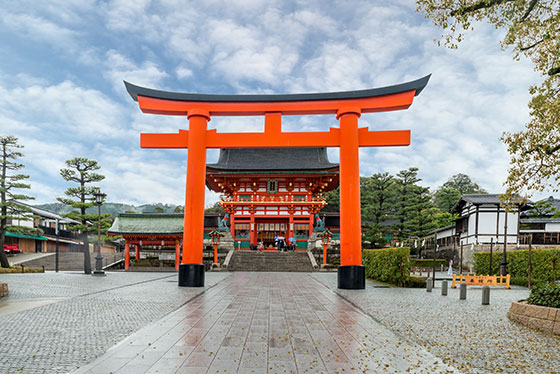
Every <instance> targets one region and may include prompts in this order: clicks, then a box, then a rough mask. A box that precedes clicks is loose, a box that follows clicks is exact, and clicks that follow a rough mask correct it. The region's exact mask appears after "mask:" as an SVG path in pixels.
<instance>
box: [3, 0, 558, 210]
mask: <svg viewBox="0 0 560 374" xmlns="http://www.w3.org/2000/svg"><path fill="white" fill-rule="evenodd" d="M0 9H1V10H2V11H1V12H0V51H1V52H0V56H1V58H0V135H14V136H16V137H18V138H19V142H20V144H22V145H23V146H24V148H23V150H22V151H23V153H24V154H25V157H24V158H22V159H21V161H22V162H23V163H24V164H25V166H26V167H25V169H23V172H24V173H25V174H28V175H29V176H30V178H29V183H30V184H31V190H30V191H29V194H30V195H32V196H35V198H36V200H35V202H36V203H49V202H54V201H55V200H56V197H59V196H63V194H64V190H65V189H66V188H67V187H69V186H70V185H71V184H70V183H69V182H66V181H64V180H63V179H62V178H61V176H60V172H59V171H60V169H61V168H63V167H65V161H66V160H68V159H71V158H74V157H87V158H90V159H95V160H97V161H98V162H99V164H100V165H101V169H100V173H101V174H103V175H105V177H106V178H105V179H104V180H103V181H102V182H100V183H99V184H98V185H99V187H100V188H101V189H102V191H103V192H105V193H107V195H108V201H110V202H121V203H129V204H135V205H140V204H147V203H155V202H161V203H169V204H178V205H182V204H183V203H184V193H185V192H184V191H185V178H186V177H185V175H186V161H187V151H186V150H181V149H178V150H171V149H149V150H148V149H141V148H140V133H142V132H156V133H170V132H173V133H174V132H177V131H178V130H179V129H188V121H187V119H186V118H185V117H170V116H158V115H150V114H143V113H142V112H141V111H140V109H139V108H138V104H137V103H136V102H134V101H133V100H132V99H131V98H130V96H129V95H128V94H127V92H126V90H125V87H124V84H123V80H126V81H129V82H131V83H134V84H137V85H140V86H145V87H149V88H154V89H160V90H168V91H178V92H192V93H207V94H261V93H262V94H271V93H275V94H283V93H305V92H329V91H346V90H360V89H367V88H375V87H382V86H387V85H393V84H399V83H403V82H407V81H411V80H415V79H417V78H420V77H423V76H425V75H427V74H432V77H431V79H430V82H429V83H428V85H427V87H426V88H425V89H424V91H423V92H422V93H421V94H420V95H419V96H418V97H416V98H415V100H414V103H413V104H412V106H411V107H410V108H409V109H408V110H405V111H396V112H387V113H371V114H364V115H362V117H361V118H360V126H361V127H369V128H370V130H407V129H409V130H411V132H412V133H411V145H410V146H408V147H384V148H362V149H361V150H360V174H361V175H363V176H371V175H372V174H374V173H381V172H389V173H391V174H396V173H397V172H398V171H400V170H403V169H408V168H410V167H418V168H419V177H420V178H421V179H422V182H421V183H420V184H422V185H424V186H427V187H430V188H431V189H432V190H434V189H436V188H437V187H438V186H440V185H441V184H443V183H444V182H445V181H446V180H447V179H448V178H449V177H451V176H452V175H454V174H457V173H463V174H467V175H469V176H470V177H471V178H472V179H473V180H475V181H476V182H478V183H479V184H480V185H481V186H482V187H484V188H485V189H486V190H488V192H491V193H500V192H503V190H504V188H503V186H502V184H503V182H504V180H505V178H506V175H507V168H508V164H509V155H508V153H507V150H506V147H505V146H504V144H503V143H502V142H501V141H500V140H499V138H500V136H501V134H502V132H503V131H510V132H511V131H519V130H521V129H523V127H524V125H525V124H526V123H527V122H528V119H529V110H528V106H527V104H528V102H529V99H530V95H529V93H528V88H529V86H530V85H532V84H538V83H539V82H540V80H541V77H540V76H539V75H538V74H537V73H535V72H534V70H533V67H532V64H531V63H530V61H527V60H524V59H522V60H520V61H514V60H513V58H512V54H511V51H508V50H506V51H504V50H502V49H501V48H500V44H499V42H500V40H501V39H502V37H503V34H504V33H503V31H501V30H496V29H494V28H493V27H492V26H490V25H487V24H485V23H480V24H475V31H474V32H469V33H468V34H467V36H466V40H465V41H464V42H462V43H461V44H460V46H459V48H458V49H457V50H451V49H448V48H445V47H442V46H438V45H437V43H436V42H435V40H438V39H440V36H441V33H442V31H441V30H440V29H438V28H436V27H435V26H433V25H432V24H431V22H430V21H429V20H427V19H425V18H424V17H423V16H422V15H421V14H418V13H416V12H415V3H414V1H405V0H389V1H358V0H356V1H355V0H347V1H325V0H321V1H319V0H282V1H274V0H239V1H218V0H205V1H181V0H159V1H155V0H154V1H151V0H134V1H131V0H118V1H94V0H49V1H35V0H30V1H26V0H19V1H9V0H0ZM282 121H283V130H284V131H325V130H327V129H328V128H329V127H336V126H337V125H338V124H337V121H336V118H335V116H285V117H283V120H282ZM263 122H264V119H263V118H262V117H215V118H212V120H211V122H210V123H209V128H211V129H214V128H215V129H218V131H220V132H233V131H235V132H242V131H262V130H263V128H264V125H263ZM217 157H218V151H217V150H209V151H208V157H207V158H208V163H212V162H215V161H217ZM329 158H330V160H331V161H332V162H337V161H338V149H336V148H334V149H329ZM545 196H547V193H546V192H545ZM217 200H218V195H216V194H215V193H212V192H210V191H207V193H206V205H207V206H209V205H212V204H213V203H214V202H216V201H217Z"/></svg>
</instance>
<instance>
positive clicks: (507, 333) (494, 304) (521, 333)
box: [312, 273, 560, 374]
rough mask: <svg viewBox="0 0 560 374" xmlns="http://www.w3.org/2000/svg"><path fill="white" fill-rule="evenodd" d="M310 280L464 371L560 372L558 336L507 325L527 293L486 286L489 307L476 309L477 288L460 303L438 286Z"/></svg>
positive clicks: (317, 275) (522, 289) (455, 291)
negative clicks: (361, 286)
mask: <svg viewBox="0 0 560 374" xmlns="http://www.w3.org/2000/svg"><path fill="white" fill-rule="evenodd" d="M312 277H313V278H315V279H317V280H319V281H320V282H321V283H323V284H325V285H326V286H327V287H329V288H330V289H331V290H333V291H334V292H336V293H337V294H339V295H341V296H342V297H344V298H345V299H347V300H349V301H350V302H352V303H353V304H354V305H356V306H358V307H359V308H360V309H361V310H363V311H364V312H366V313H368V314H369V315H370V316H372V318H374V319H375V320H376V321H378V322H380V323H382V324H383V325H384V326H387V327H388V328H390V329H391V330H392V331H395V332H396V333H399V334H402V335H403V336H404V337H406V338H407V339H408V340H410V341H414V342H417V343H418V344H420V345H422V346H423V347H425V349H427V350H429V351H430V352H432V353H433V354H434V355H436V356H438V357H440V358H441V359H442V360H444V362H446V363H449V364H451V365H453V366H454V367H456V368H458V369H459V370H461V371H462V372H464V373H473V374H474V373H488V374H493V373H512V374H513V373H515V374H535V373H539V374H540V373H547V374H558V373H560V354H559V352H560V337H559V336H555V335H551V334H546V333H543V332H539V331H535V330H531V329H529V328H527V327H525V326H522V325H519V324H517V323H514V322H512V321H510V320H509V319H508V318H507V312H508V310H509V308H510V306H511V302H512V301H517V300H521V299H525V298H527V297H528V296H529V290H528V289H527V288H525V287H519V286H512V288H511V289H510V290H506V289H504V288H502V287H491V291H490V305H481V304H482V303H481V301H482V288H481V287H475V286H469V287H468V291H467V299H466V300H459V287H457V288H456V289H452V288H451V282H449V289H448V296H442V295H441V283H440V282H436V288H435V289H434V290H433V292H431V293H429V292H426V289H406V288H378V287H376V285H375V283H374V282H371V281H368V285H367V290H366V292H362V291H353V290H339V289H337V288H336V286H337V283H336V276H335V277H333V276H331V275H330V274H322V273H313V275H312Z"/></svg>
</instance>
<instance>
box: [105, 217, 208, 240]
mask: <svg viewBox="0 0 560 374" xmlns="http://www.w3.org/2000/svg"><path fill="white" fill-rule="evenodd" d="M217 218H218V217H217V215H214V214H206V215H205V216H204V226H205V227H216V226H218V220H217ZM183 223H184V216H183V213H120V214H119V215H118V217H117V218H115V221H114V222H113V225H112V226H111V228H110V229H109V234H114V235H127V234H128V235H134V234H138V235H139V234H144V235H179V234H181V235H182V234H183Z"/></svg>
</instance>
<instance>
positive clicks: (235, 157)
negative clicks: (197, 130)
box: [207, 147, 338, 171]
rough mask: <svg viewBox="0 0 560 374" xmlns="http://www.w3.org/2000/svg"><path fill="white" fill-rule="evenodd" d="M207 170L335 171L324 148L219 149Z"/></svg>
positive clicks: (336, 166) (335, 167)
mask: <svg viewBox="0 0 560 374" xmlns="http://www.w3.org/2000/svg"><path fill="white" fill-rule="evenodd" d="M207 169H208V170H209V171H210V170H216V171H272V170H275V171H281V170H292V171H324V170H333V171H334V170H335V169H338V164H334V163H331V162H329V158H328V156H327V149H326V148H322V147H316V148H233V149H220V157H219V159H218V162H217V163H215V164H208V165H207Z"/></svg>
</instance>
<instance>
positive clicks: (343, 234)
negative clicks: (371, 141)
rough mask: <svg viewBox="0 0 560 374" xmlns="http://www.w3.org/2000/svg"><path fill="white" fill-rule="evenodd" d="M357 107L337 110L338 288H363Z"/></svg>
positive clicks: (358, 111)
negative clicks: (338, 123) (338, 129)
mask: <svg viewBox="0 0 560 374" xmlns="http://www.w3.org/2000/svg"><path fill="white" fill-rule="evenodd" d="M360 114H361V110H360V109H359V108H344V109H339V110H338V113H337V119H338V120H339V122H340V126H339V127H340V266H339V267H338V288H343V289H363V288H365V287H366V278H365V268H364V267H363V266H362V223H361V212H360V164H359V137H358V118H359V117H360Z"/></svg>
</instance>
